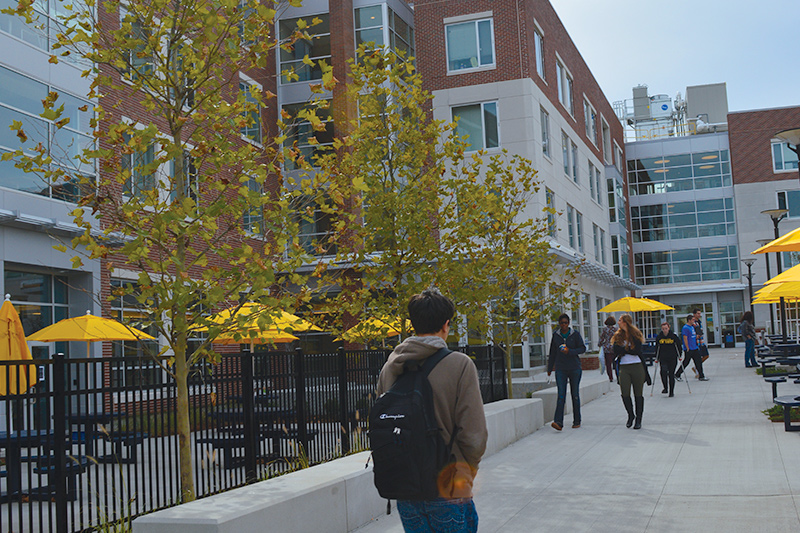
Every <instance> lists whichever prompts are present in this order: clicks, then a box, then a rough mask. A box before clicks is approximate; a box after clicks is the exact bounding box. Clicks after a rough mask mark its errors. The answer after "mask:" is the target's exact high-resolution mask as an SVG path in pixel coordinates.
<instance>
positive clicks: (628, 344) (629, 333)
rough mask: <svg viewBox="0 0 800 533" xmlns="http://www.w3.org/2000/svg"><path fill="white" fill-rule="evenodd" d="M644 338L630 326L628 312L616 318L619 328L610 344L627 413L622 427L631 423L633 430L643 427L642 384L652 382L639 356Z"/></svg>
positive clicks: (631, 322)
mask: <svg viewBox="0 0 800 533" xmlns="http://www.w3.org/2000/svg"><path fill="white" fill-rule="evenodd" d="M643 339H644V337H643V335H642V332H641V331H639V328H637V327H636V326H634V325H633V319H631V315H622V316H621V317H619V330H618V331H617V332H616V333H615V334H614V338H613V339H611V343H612V344H613V345H614V356H615V358H616V361H617V363H618V364H619V389H620V393H621V394H622V403H623V405H624V406H625V410H626V411H627V412H628V421H627V422H626V423H625V427H631V425H633V429H641V427H642V414H643V413H644V384H645V382H646V383H647V384H648V385H650V384H651V383H652V382H651V381H650V374H649V373H648V372H647V367H646V366H645V363H644V358H643V357H642V341H643ZM631 389H633V399H634V400H635V402H636V411H635V412H634V410H633V401H632V400H631ZM634 418H635V420H636V423H635V424H634Z"/></svg>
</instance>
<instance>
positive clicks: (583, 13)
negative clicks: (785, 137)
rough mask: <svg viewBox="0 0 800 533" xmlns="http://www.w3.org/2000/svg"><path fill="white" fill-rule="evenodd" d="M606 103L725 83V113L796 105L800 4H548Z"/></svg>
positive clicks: (589, 0)
mask: <svg viewBox="0 0 800 533" xmlns="http://www.w3.org/2000/svg"><path fill="white" fill-rule="evenodd" d="M550 3H551V4H552V5H553V7H555V9H556V12H557V13H558V15H559V17H560V18H561V21H562V22H563V24H564V26H565V27H566V28H567V31H568V32H569V34H570V36H571V37H572V40H573V41H574V42H575V44H576V46H577V47H578V50H579V51H580V52H581V55H583V59H584V60H585V61H586V63H587V64H588V65H589V68H590V69H591V70H592V72H593V74H594V76H595V78H596V79H597V81H598V82H599V83H600V87H602V89H603V91H604V92H605V95H606V97H607V98H608V100H609V101H610V102H612V103H613V102H615V101H618V100H628V99H631V98H632V94H631V89H632V88H633V87H635V86H636V85H640V84H644V85H647V86H648V88H649V90H648V91H649V94H650V95H651V96H652V95H654V94H667V95H669V96H670V97H672V98H673V99H674V98H675V94H676V93H677V92H678V91H680V92H681V94H682V95H683V96H684V97H685V95H686V86H687V85H703V84H707V83H718V82H726V83H727V88H728V107H729V110H730V111H744V110H749V109H765V108H771V107H784V106H796V105H800V0H758V1H755V2H748V1H744V0H739V1H730V0H550Z"/></svg>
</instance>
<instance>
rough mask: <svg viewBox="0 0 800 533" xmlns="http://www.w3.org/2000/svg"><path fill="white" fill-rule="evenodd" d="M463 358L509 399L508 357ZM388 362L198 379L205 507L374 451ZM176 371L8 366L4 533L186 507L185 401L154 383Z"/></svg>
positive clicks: (243, 359)
mask: <svg viewBox="0 0 800 533" xmlns="http://www.w3.org/2000/svg"><path fill="white" fill-rule="evenodd" d="M460 351H463V352H466V353H468V354H469V355H470V356H471V357H472V358H473V360H474V361H475V364H476V366H477V368H478V374H479V377H480V383H481V393H482V395H483V398H484V402H485V403H488V402H491V401H495V400H500V399H504V398H506V386H505V366H504V359H503V356H502V353H501V352H500V351H499V350H495V349H494V348H492V347H491V346H478V347H467V348H460ZM387 355H388V352H387V351H384V350H380V351H344V350H339V351H338V352H335V353H326V354H304V353H302V352H301V351H300V350H297V351H294V352H257V353H254V354H250V353H248V352H243V353H238V354H227V355H223V356H221V360H220V361H219V362H218V363H217V364H215V365H203V366H199V367H198V368H196V369H194V372H193V374H192V376H191V378H190V380H189V391H188V392H189V418H190V420H189V423H190V434H191V438H190V445H191V449H192V463H193V470H194V483H195V491H196V494H197V496H198V497H203V496H208V495H211V494H215V493H218V492H221V491H225V490H228V489H231V488H234V487H238V486H241V485H244V484H246V483H250V482H253V481H258V480H263V479H267V478H269V477H272V476H275V475H279V474H281V473H284V472H287V471H290V470H293V469H296V468H302V467H305V466H307V465H313V464H317V463H320V462H324V461H328V460H331V459H334V458H336V457H339V456H341V455H344V454H347V453H350V452H355V451H360V450H363V449H366V448H367V447H368V441H367V414H368V412H369V408H370V406H371V405H372V401H373V400H374V398H373V397H372V391H373V390H374V386H375V383H376V382H377V378H378V374H379V372H380V369H381V367H382V366H383V363H384V361H385V360H386V357H387ZM167 365H169V360H168V359H163V360H161V361H159V362H156V361H153V360H149V359H140V358H135V357H132V358H106V359H64V358H63V357H61V356H56V357H55V358H54V359H38V360H35V361H32V362H29V361H26V362H19V361H15V362H7V361H6V362H0V394H3V393H4V395H3V396H0V424H4V428H3V429H4V430H5V431H0V449H1V450H3V451H4V455H3V456H2V458H0V464H1V465H2V466H0V487H2V493H1V494H0V532H3V533H5V532H18V531H28V532H44V531H57V532H59V533H62V532H64V533H66V532H77V531H86V530H92V529H94V528H96V527H97V526H99V525H101V524H107V523H110V522H117V521H125V520H130V519H132V518H133V517H135V516H139V515H141V514H145V513H148V512H151V511H154V510H157V509H162V508H165V507H169V506H171V505H174V504H176V503H178V502H179V501H180V494H181V487H180V464H179V453H178V446H179V441H178V430H177V419H176V415H175V413H176V407H177V406H176V401H177V389H176V386H175V384H174V382H172V381H171V380H169V379H167V378H166V377H163V378H162V379H153V376H159V375H160V376H166V375H167V374H166V372H165V371H164V369H165V368H168V366H167ZM31 374H35V375H36V378H37V380H36V384H35V385H33V386H31V387H28V386H27V385H28V384H27V383H25V377H26V376H27V377H28V378H30V376H31ZM3 382H4V383H5V385H6V386H5V388H3Z"/></svg>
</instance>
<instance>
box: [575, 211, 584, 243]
mask: <svg viewBox="0 0 800 533" xmlns="http://www.w3.org/2000/svg"><path fill="white" fill-rule="evenodd" d="M575 235H576V240H577V242H578V251H579V252H582V251H583V215H582V214H581V213H580V212H579V211H575Z"/></svg>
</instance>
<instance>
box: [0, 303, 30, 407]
mask: <svg viewBox="0 0 800 533" xmlns="http://www.w3.org/2000/svg"><path fill="white" fill-rule="evenodd" d="M0 360H2V361H25V360H28V361H32V360H33V357H31V351H30V350H29V349H28V343H26V342H25V331H24V330H23V329H22V322H21V321H20V319H19V314H17V310H16V309H14V306H13V305H12V304H11V301H10V300H9V298H8V296H6V300H5V301H4V302H3V306H2V307H0ZM20 366H22V365H10V366H8V367H7V368H6V367H0V394H2V395H3V396H5V395H8V394H19V393H21V392H24V391H26V390H28V389H29V388H30V387H31V386H32V385H35V384H36V367H34V366H33V365H30V366H28V370H27V372H26V371H22V372H19V371H18V369H19V367H20Z"/></svg>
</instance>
